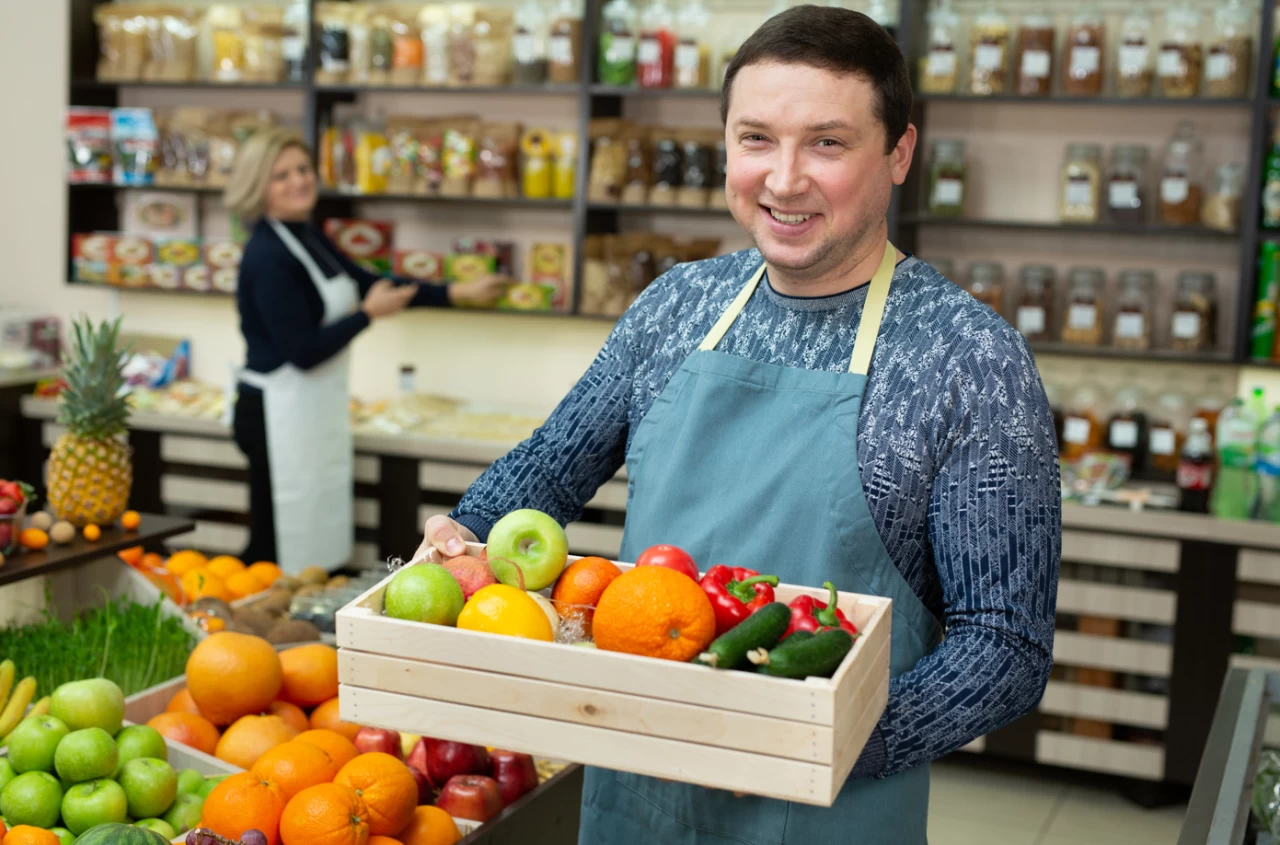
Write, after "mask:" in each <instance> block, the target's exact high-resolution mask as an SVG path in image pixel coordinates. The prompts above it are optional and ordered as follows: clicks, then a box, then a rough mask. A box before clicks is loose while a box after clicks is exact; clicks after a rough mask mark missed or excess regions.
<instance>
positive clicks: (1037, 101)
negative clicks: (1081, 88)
mask: <svg viewBox="0 0 1280 845" xmlns="http://www.w3.org/2000/svg"><path fill="white" fill-rule="evenodd" d="M916 99H917V100H919V101H920V102H922V103H983V102H986V103H1025V104H1027V105H1046V106H1050V105H1051V106H1063V105H1066V106H1125V107H1129V108H1149V107H1157V108H1159V107H1164V108H1170V107H1174V108H1185V107H1188V106H1191V107H1200V106H1205V107H1210V108H1217V107H1228V108H1246V107H1249V106H1252V105H1253V99H1252V98H1250V97H1222V98H1212V97H1190V98H1186V99H1177V98H1173V97H1072V96H1068V95H1066V94H1052V95H1050V96H1048V97H1023V96H1020V95H1018V94H993V95H991V96H985V97H984V96H979V95H975V94H916Z"/></svg>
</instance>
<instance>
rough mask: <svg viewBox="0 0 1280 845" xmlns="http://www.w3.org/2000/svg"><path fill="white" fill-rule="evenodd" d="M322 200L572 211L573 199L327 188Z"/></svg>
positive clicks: (321, 195) (321, 196)
mask: <svg viewBox="0 0 1280 845" xmlns="http://www.w3.org/2000/svg"><path fill="white" fill-rule="evenodd" d="M320 199H322V200H349V201H351V202H421V203H442V204H446V205H448V204H452V205H489V206H511V207H515V208H553V209H558V210H562V211H570V210H572V208H573V200H558V199H528V198H527V197H447V196H441V195H439V194H348V193H346V192H344V191H334V190H332V189H326V190H323V191H321V192H320Z"/></svg>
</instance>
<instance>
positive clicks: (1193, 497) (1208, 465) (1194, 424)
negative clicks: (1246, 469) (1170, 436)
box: [1178, 417, 1213, 513]
mask: <svg viewBox="0 0 1280 845" xmlns="http://www.w3.org/2000/svg"><path fill="white" fill-rule="evenodd" d="M1212 487H1213V447H1212V446H1211V445H1210V440H1209V424H1208V423H1207V422H1205V421H1204V420H1203V419H1201V418H1199V417H1196V418H1194V419H1192V420H1191V425H1190V428H1189V429H1188V431H1187V442H1186V445H1185V446H1183V448H1182V459H1181V460H1180V461H1178V490H1179V492H1180V493H1181V497H1180V500H1179V503H1178V509H1179V510H1184V511H1190V512H1191V513H1208V512H1209V491H1210V489H1211V488H1212Z"/></svg>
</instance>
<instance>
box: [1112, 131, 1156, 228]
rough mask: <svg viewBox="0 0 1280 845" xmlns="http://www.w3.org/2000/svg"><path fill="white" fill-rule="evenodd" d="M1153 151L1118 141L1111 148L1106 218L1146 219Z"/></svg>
mask: <svg viewBox="0 0 1280 845" xmlns="http://www.w3.org/2000/svg"><path fill="white" fill-rule="evenodd" d="M1149 161H1150V151H1149V150H1148V149H1147V148H1146V147H1144V146H1142V145H1141V144H1117V145H1116V146H1115V147H1113V148H1112V150H1111V165H1110V167H1108V168H1107V176H1106V190H1105V193H1106V202H1107V218H1108V219H1109V220H1111V221H1112V222H1113V223H1127V224H1132V225H1136V224H1141V223H1145V222H1146V221H1147V217H1148V210H1147V209H1148V206H1149V205H1150V203H1149V201H1148V199H1147V168H1148V167H1149V166H1150V165H1149Z"/></svg>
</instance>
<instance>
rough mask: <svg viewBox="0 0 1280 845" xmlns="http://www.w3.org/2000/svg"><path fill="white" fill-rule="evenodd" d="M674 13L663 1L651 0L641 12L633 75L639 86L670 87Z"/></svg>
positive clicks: (673, 62)
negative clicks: (636, 78) (634, 72)
mask: <svg viewBox="0 0 1280 845" xmlns="http://www.w3.org/2000/svg"><path fill="white" fill-rule="evenodd" d="M675 30H676V21H675V15H673V14H672V13H671V10H670V9H669V8H667V4H666V0H650V2H649V5H648V6H645V8H644V12H642V13H641V15H640V41H639V43H638V44H637V46H636V76H637V77H638V79H639V81H640V87H641V88H670V87H671V82H672V73H673V71H674V69H675V57H676V31H675Z"/></svg>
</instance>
